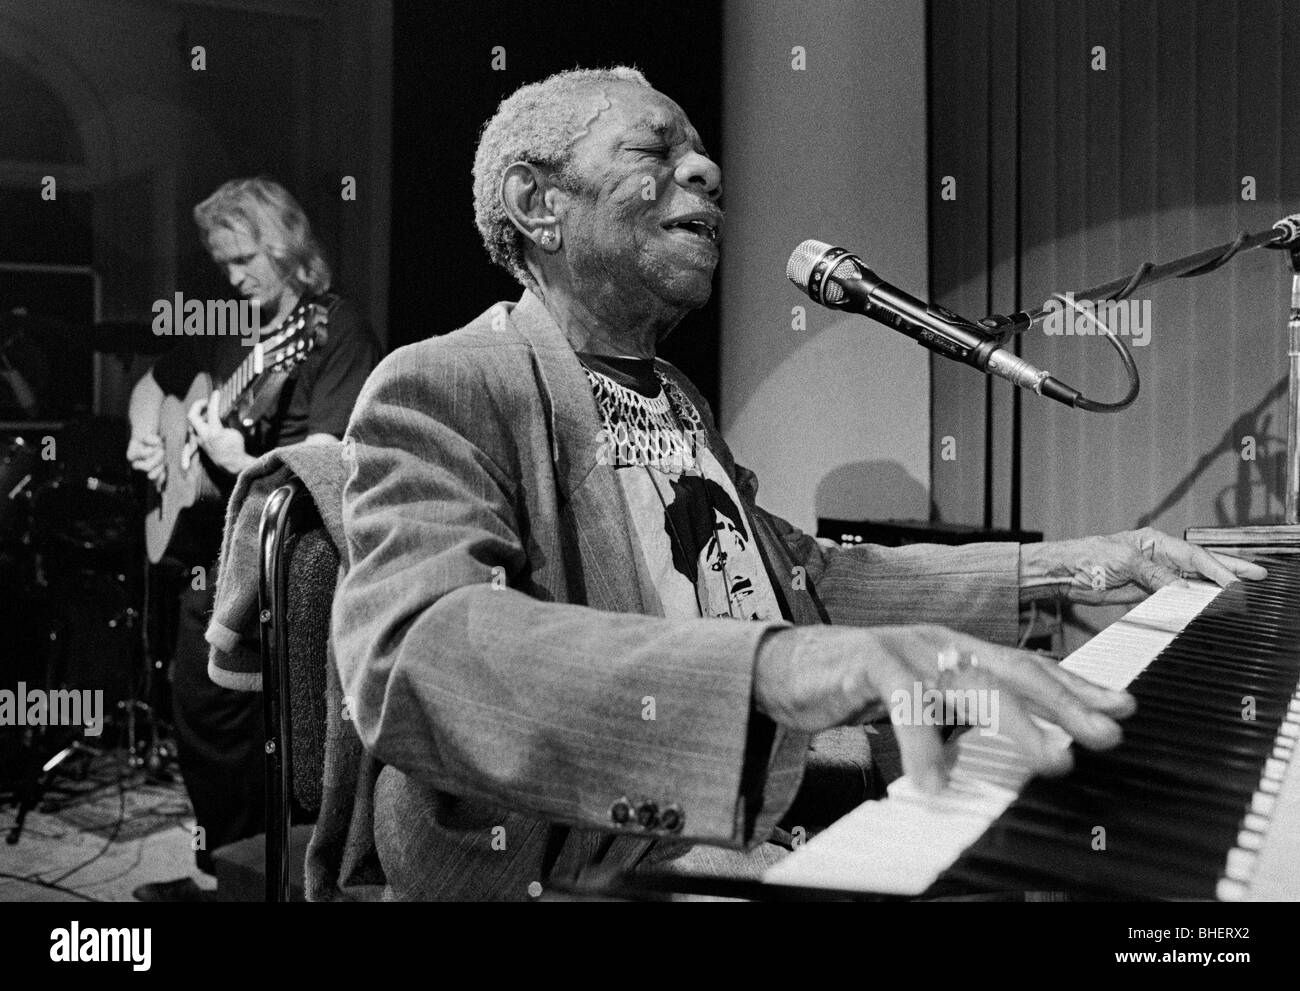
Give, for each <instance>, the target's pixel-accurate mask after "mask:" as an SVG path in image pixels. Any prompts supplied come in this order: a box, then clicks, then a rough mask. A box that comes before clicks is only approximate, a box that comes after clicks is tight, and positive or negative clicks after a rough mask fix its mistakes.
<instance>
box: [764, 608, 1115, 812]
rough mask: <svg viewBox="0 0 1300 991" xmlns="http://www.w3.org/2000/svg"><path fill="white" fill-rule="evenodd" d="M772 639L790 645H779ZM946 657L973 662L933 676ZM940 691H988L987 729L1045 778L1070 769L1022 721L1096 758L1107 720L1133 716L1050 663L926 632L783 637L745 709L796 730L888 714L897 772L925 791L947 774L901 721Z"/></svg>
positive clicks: (933, 748)
mask: <svg viewBox="0 0 1300 991" xmlns="http://www.w3.org/2000/svg"><path fill="white" fill-rule="evenodd" d="M777 638H797V639H786V640H784V641H782V643H781V644H778V643H777ZM769 644H771V645H772V646H773V648H774V649H770V650H769V646H768V645H769ZM790 645H793V648H792V649H791V646H790ZM954 655H955V656H961V657H964V658H967V659H969V658H970V657H971V656H974V657H975V658H976V659H977V660H976V661H975V663H974V664H965V663H963V664H962V665H961V666H959V667H957V668H956V669H950V670H948V671H947V672H946V673H944V674H942V675H941V672H940V664H941V660H940V659H941V657H945V656H946V657H949V658H951V657H953V656H954ZM918 686H920V687H919V688H918ZM949 688H951V689H954V690H957V691H961V692H965V691H967V690H969V689H975V690H977V691H979V692H982V693H991V694H988V695H985V696H984V697H983V700H982V701H987V702H988V703H989V705H988V706H987V707H986V708H987V711H990V712H993V713H996V717H995V718H996V720H997V723H998V725H997V726H996V727H995V729H996V730H997V731H998V732H1000V733H1001V734H1002V735H1005V736H1007V737H1009V738H1010V739H1012V740H1013V741H1014V742H1015V743H1016V744H1017V745H1018V746H1019V748H1020V749H1021V750H1022V751H1023V753H1024V755H1025V757H1026V759H1027V761H1028V763H1029V764H1030V766H1032V767H1033V768H1034V769H1035V770H1037V771H1039V772H1040V773H1045V774H1061V773H1064V772H1066V771H1068V770H1069V769H1070V767H1071V765H1072V761H1071V758H1070V753H1069V750H1067V749H1063V748H1062V747H1060V746H1059V744H1054V743H1053V742H1052V741H1050V740H1049V739H1048V737H1047V736H1046V735H1045V734H1044V733H1043V731H1042V730H1041V729H1040V728H1039V727H1038V726H1037V725H1036V724H1035V723H1034V721H1033V720H1032V719H1031V718H1030V717H1031V716H1040V717H1042V718H1044V719H1046V720H1048V721H1049V722H1052V723H1056V724H1057V725H1058V726H1060V727H1062V728H1063V729H1064V730H1065V731H1066V732H1068V733H1069V734H1070V735H1071V736H1072V737H1074V738H1075V739H1076V740H1078V741H1079V742H1080V743H1082V744H1083V745H1084V746H1086V747H1089V748H1091V749H1094V750H1101V749H1106V748H1108V747H1113V746H1115V745H1116V744H1117V743H1119V741H1120V739H1121V736H1122V734H1121V732H1120V728H1119V726H1118V725H1117V724H1116V723H1115V721H1114V720H1115V719H1116V718H1123V717H1125V716H1128V715H1131V714H1132V713H1133V711H1134V709H1135V708H1136V703H1135V702H1134V700H1133V697H1132V696H1131V695H1129V694H1128V693H1126V692H1113V691H1110V690H1108V689H1105V688H1100V687H1098V686H1096V685H1093V684H1091V683H1090V682H1087V681H1084V680H1083V679H1082V678H1079V677H1078V676H1076V675H1073V674H1071V673H1070V672H1068V671H1064V670H1062V669H1061V668H1060V667H1058V666H1057V664H1056V663H1055V662H1054V661H1052V660H1051V659H1049V658H1045V657H1042V656H1040V655H1038V654H1033V653H1030V652H1028V651H1023V650H1015V649H1012V648H1009V647H1000V646H997V645H996V644H991V643H987V642H985V641H983V640H978V639H976V638H974V637H970V636H967V635H965V634H963V633H957V632H956V631H954V630H949V629H947V628H945V627H942V626H928V625H927V626H884V627H872V628H870V629H846V628H834V627H803V628H800V629H797V630H788V631H782V632H780V633H778V634H776V635H775V636H774V637H772V638H771V639H770V640H769V641H768V642H767V643H765V644H764V647H763V649H762V650H760V652H759V656H758V663H757V665H756V668H755V674H754V705H755V707H756V708H757V709H758V711H760V712H762V713H764V714H765V715H767V716H768V717H770V718H771V719H772V720H774V721H775V722H777V723H779V724H781V725H783V726H788V727H790V728H792V729H796V730H800V731H803V732H819V731H821V730H824V729H829V728H831V727H833V726H842V725H853V724H857V723H862V722H867V721H871V720H874V719H878V718H881V717H883V716H884V715H886V714H888V715H889V716H890V717H891V719H892V721H893V723H894V727H895V732H896V734H897V737H898V744H899V751H900V754H901V756H902V759H903V770H904V772H905V773H907V774H908V775H909V776H910V777H911V778H912V780H913V781H915V782H916V784H917V785H918V787H920V788H922V789H923V790H925V791H929V792H931V793H934V792H938V791H939V790H941V789H942V788H943V786H944V784H945V783H946V781H947V771H948V769H947V767H946V765H945V758H944V751H943V746H942V741H941V738H940V735H939V730H938V727H937V726H931V725H911V719H910V718H908V716H909V714H910V713H912V712H913V711H914V709H913V705H912V701H911V700H912V699H913V696H915V695H916V694H917V693H918V691H919V692H922V693H924V692H925V691H926V690H927V689H939V690H941V691H942V690H943V689H949ZM968 721H969V720H968Z"/></svg>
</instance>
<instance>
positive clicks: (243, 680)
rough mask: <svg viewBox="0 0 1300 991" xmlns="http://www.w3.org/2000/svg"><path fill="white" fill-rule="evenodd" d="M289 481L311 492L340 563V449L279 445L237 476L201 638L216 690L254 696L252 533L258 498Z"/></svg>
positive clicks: (257, 669)
mask: <svg viewBox="0 0 1300 991" xmlns="http://www.w3.org/2000/svg"><path fill="white" fill-rule="evenodd" d="M295 477H296V478H297V479H298V480H299V481H301V482H302V484H303V485H305V486H306V488H307V491H308V492H309V493H310V494H311V497H312V501H313V502H315V504H316V509H317V512H319V513H320V516H321V521H322V522H323V523H324V524H325V529H326V530H327V531H328V533H329V535H330V539H331V540H332V541H333V542H334V546H335V547H336V548H338V550H339V551H340V556H341V557H343V558H344V559H346V556H347V551H346V547H347V545H346V544H345V543H344V542H343V515H342V503H343V483H344V482H346V481H347V469H346V467H345V465H344V463H343V445H342V444H340V443H339V442H338V441H332V442H330V443H312V444H293V445H290V446H289V447H279V448H276V449H275V450H273V451H269V452H268V453H266V454H264V455H262V457H260V458H258V459H257V460H256V461H254V462H253V463H252V464H251V465H249V466H248V467H247V468H246V469H245V470H244V471H243V472H242V473H241V474H240V476H239V478H238V480H237V481H236V482H235V490H234V492H232V493H231V496H230V502H229V504H228V505H227V508H226V527H225V533H224V535H223V536H222V539H221V558H220V563H219V565H218V568H217V594H216V601H215V603H214V605H213V609H212V621H211V623H209V624H208V630H207V633H206V634H205V636H206V638H207V641H208V643H209V644H211V645H212V652H211V654H210V655H209V657H208V677H209V678H211V679H212V680H213V681H215V682H216V683H217V684H218V685H220V686H221V687H222V688H232V689H234V690H235V691H241V692H260V691H261V690H262V655H261V650H260V647H259V641H258V621H257V616H258V602H257V559H258V543H257V531H258V526H259V524H260V523H261V520H262V509H263V508H264V507H265V506H266V500H267V499H269V498H270V496H271V493H272V492H274V491H275V490H276V489H278V488H279V487H280V486H282V485H285V484H287V483H288V482H289V481H290V480H291V479H293V478H295Z"/></svg>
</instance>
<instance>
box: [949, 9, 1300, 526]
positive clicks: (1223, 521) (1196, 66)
mask: <svg viewBox="0 0 1300 991" xmlns="http://www.w3.org/2000/svg"><path fill="white" fill-rule="evenodd" d="M928 31H929V40H928V53H929V72H930V105H929V124H930V149H929V171H930V175H929V182H930V236H931V259H930V271H931V283H932V284H931V290H932V294H933V296H934V298H937V299H938V300H940V301H942V302H943V303H945V304H947V305H948V306H950V307H952V308H953V309H955V310H957V311H958V312H960V313H963V314H966V315H968V316H971V317H980V316H983V315H984V314H986V313H988V312H990V311H993V312H1002V313H1006V312H1010V311H1012V310H1017V309H1022V308H1023V309H1031V308H1034V307H1037V306H1040V305H1042V304H1043V302H1044V301H1045V300H1046V299H1047V298H1048V295H1049V294H1050V293H1051V292H1053V291H1064V290H1070V289H1082V288H1085V287H1087V286H1091V285H1094V284H1097V283H1101V282H1104V281H1107V280H1110V279H1113V278H1117V277H1119V276H1121V275H1127V274H1129V273H1131V272H1133V271H1134V270H1135V269H1136V268H1137V267H1138V265H1139V264H1141V263H1142V262H1143V261H1145V260H1148V259H1149V260H1152V261H1156V262H1163V261H1169V260H1172V259H1173V258H1176V257H1178V256H1180V255H1184V254H1187V253H1190V252H1192V251H1194V250H1198V249H1202V248H1206V247H1209V246H1212V245H1214V244H1218V243H1221V242H1225V241H1229V240H1231V239H1232V237H1233V236H1235V234H1236V233H1237V232H1239V231H1243V230H1245V231H1255V230H1260V229H1264V228H1267V227H1269V226H1271V225H1272V223H1273V222H1274V221H1275V220H1277V219H1278V218H1280V217H1282V216H1284V215H1287V214H1289V213H1295V212H1297V211H1300V74H1297V73H1295V72H1294V71H1292V72H1290V73H1287V72H1284V66H1285V65H1286V64H1287V63H1288V62H1290V63H1292V64H1294V53H1295V52H1296V51H1297V45H1298V43H1300V4H1295V3H1289V2H1286V0H1240V2H1235V3H1234V2H1224V0H1218V2H1209V0H1201V2H1195V3H1188V2H1186V0H1127V2H1122V3H1121V2H1119V0H1060V2H1057V3H1051V4H1048V3H1042V2H1036V0H1019V2H1016V3H1006V2H1005V0H1001V2H998V0H932V2H931V5H930V8H929V18H928ZM1103 60H1104V61H1103ZM1103 65H1104V68H1103V67H1102V66H1103ZM944 177H952V182H951V183H950V184H949V191H950V192H951V191H952V186H953V184H954V183H955V194H956V198H955V199H952V198H948V197H945V196H944ZM1289 285H1290V269H1289V266H1288V264H1287V256H1286V253H1284V252H1280V251H1255V252H1251V253H1248V254H1246V255H1243V256H1240V257H1239V258H1237V259H1235V260H1233V261H1231V262H1229V263H1228V265H1227V266H1226V267H1224V268H1223V269H1220V270H1219V271H1217V272H1214V273H1212V274H1210V275H1206V276H1202V277H1199V278H1196V279H1190V280H1175V281H1170V282H1165V283H1162V284H1160V285H1159V286H1155V287H1150V288H1143V289H1140V290H1138V293H1137V294H1136V297H1135V298H1137V299H1139V300H1141V299H1145V300H1149V302H1150V313H1151V327H1150V339H1149V343H1148V344H1147V345H1146V346H1145V347H1137V348H1134V349H1133V353H1134V356H1135V359H1136V362H1137V365H1138V368H1139V371H1140V372H1141V375H1142V393H1141V396H1140V398H1139V399H1138V401H1137V403H1136V404H1134V405H1133V406H1131V407H1130V408H1129V409H1128V410H1126V411H1124V412H1121V413H1118V414H1092V413H1083V412H1079V411H1076V410H1070V409H1066V408H1065V407H1062V406H1059V405H1057V404H1055V403H1052V402H1050V401H1049V400H1044V399H1040V398H1038V397H1036V396H1033V395H1031V394H1023V395H1021V396H1020V399H1019V402H1020V406H1021V408H1020V410H1019V424H1018V425H1017V415H1016V410H1015V409H1014V408H1013V406H1014V401H1015V400H1014V397H1013V393H1014V391H1015V390H1013V389H1012V388H1011V387H1010V386H1009V385H1007V384H1006V383H1003V382H1000V381H999V382H995V383H993V384H992V387H991V388H988V384H987V382H986V380H985V379H984V378H983V377H982V376H980V375H979V374H977V373H974V372H973V371H972V370H970V369H968V368H964V367H962V366H958V365H954V364H952V363H951V362H947V361H942V360H939V359H935V360H934V361H933V363H932V387H931V389H932V392H931V398H932V405H933V431H934V442H935V451H936V456H935V457H934V459H933V465H934V467H933V478H932V491H933V498H934V504H935V511H936V513H937V514H938V515H939V516H940V517H941V518H943V519H945V520H949V521H954V522H962V523H991V524H992V525H995V526H1006V525H1016V524H1020V525H1023V526H1024V527H1027V528H1031V529H1039V530H1043V531H1045V533H1046V535H1047V537H1048V539H1053V538H1059V537H1065V536H1072V535H1079V534H1083V533H1095V532H1107V531H1113V530H1117V529H1122V528H1126V527H1133V526H1138V525H1146V524H1151V525H1154V526H1158V527H1160V528H1161V529H1164V530H1166V531H1168V532H1171V533H1176V534H1180V533H1181V532H1182V531H1183V529H1184V528H1185V527H1187V526H1191V525H1229V524H1245V523H1261V522H1280V521H1281V518H1282V512H1283V499H1284V495H1283V488H1282V486H1283V455H1284V451H1285V430H1286V410H1285V398H1286V318H1287V312H1288V305H1289ZM1134 340H1136V338H1132V337H1130V338H1129V343H1130V344H1132V343H1133V342H1134ZM1022 347H1023V353H1024V356H1025V357H1026V358H1027V359H1028V360H1030V361H1032V362H1033V363H1035V364H1036V365H1038V366H1039V367H1041V368H1047V369H1049V370H1051V371H1052V373H1053V374H1055V375H1056V376H1057V377H1058V378H1060V379H1062V380H1063V381H1065V382H1067V383H1069V384H1070V385H1073V386H1074V387H1076V388H1078V389H1080V390H1081V391H1082V392H1083V393H1084V394H1085V395H1087V396H1089V397H1092V398H1099V399H1103V400H1113V399H1118V398H1119V397H1120V395H1122V393H1123V391H1124V386H1125V380H1124V376H1123V371H1122V369H1121V367H1120V365H1119V362H1118V359H1117V356H1116V355H1115V354H1114V352H1113V350H1112V349H1111V347H1110V346H1109V344H1108V343H1107V342H1106V341H1105V340H1103V339H1101V338H1097V337H1086V336H1083V337H1078V336H1074V337H1071V336H1048V335H1046V334H1044V333H1043V332H1041V331H1034V332H1031V333H1028V334H1026V335H1024V337H1023V339H1022ZM1017 435H1018V443H1017ZM945 438H950V439H951V442H950V444H949V451H950V453H955V458H953V459H950V460H945V458H944V457H943V448H942V446H941V445H942V443H943V441H944V439H945ZM1017 452H1018V453H1019V464H1017V463H1016V461H1017V458H1016V454H1017ZM1017 476H1018V479H1019V486H1017ZM1017 489H1018V490H1019V501H1018V502H1017ZM1017 516H1018V517H1019V518H1017Z"/></svg>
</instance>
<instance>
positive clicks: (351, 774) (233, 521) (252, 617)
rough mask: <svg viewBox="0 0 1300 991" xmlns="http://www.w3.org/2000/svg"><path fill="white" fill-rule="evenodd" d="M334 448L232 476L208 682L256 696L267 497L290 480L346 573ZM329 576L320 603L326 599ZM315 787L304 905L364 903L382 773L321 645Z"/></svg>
mask: <svg viewBox="0 0 1300 991" xmlns="http://www.w3.org/2000/svg"><path fill="white" fill-rule="evenodd" d="M342 455H343V446H342V445H341V444H340V443H338V442H333V443H328V444H325V443H322V444H315V443H313V444H295V445H292V446H290V447H283V448H278V449H277V450H274V451H271V452H269V453H268V454H266V455H264V456H263V457H261V458H259V459H258V460H257V461H255V462H254V463H253V464H251V465H249V467H248V468H247V469H246V470H245V471H244V472H243V473H242V474H241V475H240V476H239V480H238V481H237V483H236V485H235V490H234V492H233V493H232V495H231V498H230V504H229V506H228V508H227V512H226V527H225V534H224V536H223V539H222V544H221V559H220V567H219V569H218V577H217V592H216V603H215V607H214V609H213V616H212V622H211V623H210V624H209V626H208V630H207V634H206V636H207V640H208V643H210V644H211V645H212V652H211V655H210V657H209V660H208V675H209V677H211V678H212V680H213V681H215V682H216V683H217V684H219V685H222V686H224V687H226V688H231V689H235V690H237V691H260V690H261V688H262V660H261V652H260V641H259V637H258V612H259V604H258V599H257V584H258V553H259V548H258V539H257V537H258V528H259V525H260V522H261V519H262V510H263V508H264V507H265V506H266V500H267V499H268V498H269V497H270V495H271V493H272V492H274V491H275V490H276V489H278V488H279V487H280V486H282V485H285V484H287V483H288V482H289V481H291V480H292V479H293V478H295V477H296V478H297V479H298V480H299V481H300V482H302V484H303V485H304V486H305V487H306V489H307V492H308V493H309V494H310V496H311V498H312V501H313V502H314V503H315V505H316V511H317V512H318V513H319V515H320V518H321V521H322V523H324V525H325V530H326V532H327V533H328V534H329V538H330V540H331V541H332V542H333V544H334V547H335V549H336V550H337V551H338V552H339V557H340V560H341V561H342V562H343V563H342V567H346V565H347V550H346V544H345V543H344V538H343V518H342V512H341V510H342V502H343V483H344V482H345V481H346V480H347V468H346V465H345V464H344V459H343V456H342ZM334 578H335V576H333V575H331V576H329V577H328V578H324V577H322V579H321V580H322V582H325V583H329V587H328V588H322V589H321V594H322V595H325V596H332V594H333V581H334ZM323 762H324V771H323V775H324V780H323V781H322V783H321V795H320V811H319V814H318V815H317V819H316V825H315V828H314V829H313V830H312V836H311V842H310V843H309V844H308V847H307V863H306V894H307V900H308V901H371V900H378V899H379V898H380V897H382V895H383V891H384V886H385V878H384V872H383V868H382V867H381V866H380V864H379V857H378V854H377V853H376V852H375V842H374V792H375V781H376V779H377V778H378V777H379V772H380V770H381V769H382V767H383V765H382V764H380V763H379V761H377V760H375V759H374V758H373V757H371V756H370V755H369V754H368V753H366V752H365V750H364V748H363V747H362V746H361V739H360V738H359V737H358V736H357V732H356V727H355V726H353V724H352V722H351V720H350V718H349V717H348V715H347V707H346V706H345V705H344V704H343V688H342V685H341V683H340V681H339V674H338V667H337V665H336V664H335V662H334V646H333V643H332V641H331V643H330V646H329V656H328V658H327V659H326V663H325V742H324V761H323Z"/></svg>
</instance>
